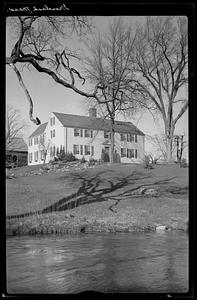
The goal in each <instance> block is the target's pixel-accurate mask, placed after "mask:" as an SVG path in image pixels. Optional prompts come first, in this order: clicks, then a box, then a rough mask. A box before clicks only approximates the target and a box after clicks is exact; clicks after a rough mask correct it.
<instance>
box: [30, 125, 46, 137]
mask: <svg viewBox="0 0 197 300" xmlns="http://www.w3.org/2000/svg"><path fill="white" fill-rule="evenodd" d="M47 124H48V122H46V123H43V124H41V125H40V126H39V127H38V128H37V129H36V130H35V131H34V132H33V133H32V134H31V135H30V136H29V138H32V137H34V136H37V135H40V134H42V133H44V131H45V129H46V127H47Z"/></svg>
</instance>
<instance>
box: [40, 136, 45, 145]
mask: <svg viewBox="0 0 197 300" xmlns="http://www.w3.org/2000/svg"><path fill="white" fill-rule="evenodd" d="M40 143H41V144H42V145H43V144H44V134H43V135H41V136H40Z"/></svg>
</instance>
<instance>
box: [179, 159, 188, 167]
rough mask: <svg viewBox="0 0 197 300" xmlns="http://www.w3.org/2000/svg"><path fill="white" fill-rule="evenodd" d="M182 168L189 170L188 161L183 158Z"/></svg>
mask: <svg viewBox="0 0 197 300" xmlns="http://www.w3.org/2000/svg"><path fill="white" fill-rule="evenodd" d="M180 167H181V168H187V167H188V164H187V160H186V159H185V158H182V160H181V162H180Z"/></svg>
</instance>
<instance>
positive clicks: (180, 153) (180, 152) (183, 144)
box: [174, 134, 188, 163]
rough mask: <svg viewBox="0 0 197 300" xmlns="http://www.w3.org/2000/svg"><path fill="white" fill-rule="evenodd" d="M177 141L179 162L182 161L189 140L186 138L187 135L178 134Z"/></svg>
mask: <svg viewBox="0 0 197 300" xmlns="http://www.w3.org/2000/svg"><path fill="white" fill-rule="evenodd" d="M174 140H175V143H176V158H177V162H178V163H180V162H181V160H182V156H183V151H184V149H185V148H186V147H188V141H187V140H185V135H184V134H182V135H176V136H175V137H174Z"/></svg>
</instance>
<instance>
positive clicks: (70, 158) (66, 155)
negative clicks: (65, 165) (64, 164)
mask: <svg viewBox="0 0 197 300" xmlns="http://www.w3.org/2000/svg"><path fill="white" fill-rule="evenodd" d="M58 158H59V160H61V161H75V160H76V157H75V156H74V155H73V153H72V152H68V153H65V152H64V151H62V152H61V153H60V154H59V156H58Z"/></svg>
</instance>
